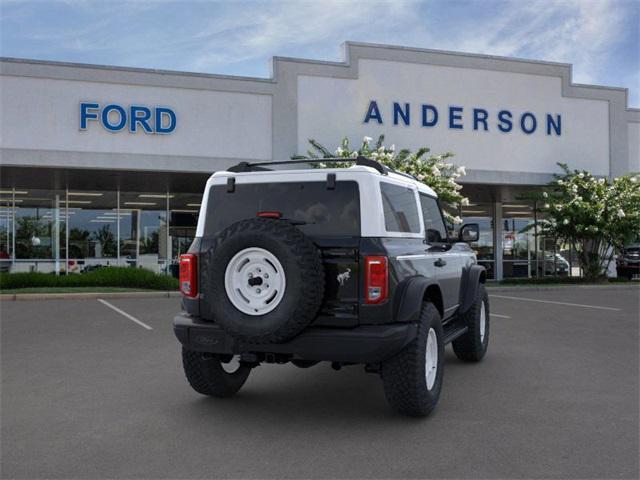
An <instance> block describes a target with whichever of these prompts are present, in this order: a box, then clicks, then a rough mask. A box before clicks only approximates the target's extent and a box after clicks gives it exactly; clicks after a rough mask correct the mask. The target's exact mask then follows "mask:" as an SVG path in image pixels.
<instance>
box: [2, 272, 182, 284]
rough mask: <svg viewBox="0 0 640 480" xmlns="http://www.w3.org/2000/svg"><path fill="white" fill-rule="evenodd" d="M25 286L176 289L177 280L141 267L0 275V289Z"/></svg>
mask: <svg viewBox="0 0 640 480" xmlns="http://www.w3.org/2000/svg"><path fill="white" fill-rule="evenodd" d="M28 287H126V288H147V289H152V290H177V289H178V280H177V279H175V278H173V277H171V276H168V275H160V274H157V273H154V272H152V271H151V270H146V269H143V268H131V267H104V268H99V269H97V270H93V271H91V272H88V273H81V274H71V275H53V274H51V273H35V272H33V273H0V289H16V288H28Z"/></svg>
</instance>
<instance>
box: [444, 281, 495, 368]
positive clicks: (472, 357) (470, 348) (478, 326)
mask: <svg viewBox="0 0 640 480" xmlns="http://www.w3.org/2000/svg"><path fill="white" fill-rule="evenodd" d="M462 319H463V320H464V322H465V323H466V325H467V333H465V334H464V335H462V336H461V337H458V338H457V339H455V340H454V341H453V342H452V343H453V351H454V352H455V354H456V356H457V357H458V358H459V359H460V360H464V361H465V362H479V361H480V360H482V359H483V358H484V355H485V353H487V348H488V346H489V295H487V290H486V288H485V286H484V284H482V283H481V284H479V285H478V289H477V291H476V298H475V299H474V301H473V305H471V308H469V311H467V312H466V313H465V314H463V316H462Z"/></svg>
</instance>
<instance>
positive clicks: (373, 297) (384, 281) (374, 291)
mask: <svg viewBox="0 0 640 480" xmlns="http://www.w3.org/2000/svg"><path fill="white" fill-rule="evenodd" d="M364 272H365V273H364V288H365V299H364V300H365V303H370V304H375V303H382V302H384V301H385V300H386V299H387V296H388V293H389V292H388V288H389V287H388V285H389V269H388V266H387V257H382V256H367V257H364Z"/></svg>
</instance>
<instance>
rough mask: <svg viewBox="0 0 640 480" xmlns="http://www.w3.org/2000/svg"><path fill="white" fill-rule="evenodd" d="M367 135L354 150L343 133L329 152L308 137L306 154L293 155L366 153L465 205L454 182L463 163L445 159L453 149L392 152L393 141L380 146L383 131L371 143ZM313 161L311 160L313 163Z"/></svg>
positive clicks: (457, 220)
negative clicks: (454, 162)
mask: <svg viewBox="0 0 640 480" xmlns="http://www.w3.org/2000/svg"><path fill="white" fill-rule="evenodd" d="M372 142H373V139H372V138H371V137H364V139H363V141H362V145H360V147H359V148H358V149H357V150H352V149H351V146H350V144H349V139H348V138H347V137H344V138H343V139H342V142H341V143H340V146H339V147H338V148H337V149H336V150H335V151H334V152H331V151H330V150H329V149H328V148H326V147H324V146H323V145H321V144H320V143H318V142H317V141H316V140H314V139H312V138H311V139H309V144H310V145H311V147H312V148H311V149H309V150H308V151H307V155H298V156H295V157H293V158H295V159H311V158H312V159H319V158H345V159H354V161H355V159H356V158H357V157H358V156H360V155H361V156H363V157H368V158H371V159H372V160H377V161H378V162H380V163H382V164H383V165H386V166H387V167H390V168H392V169H394V170H397V171H398V172H403V173H408V174H410V175H413V176H414V177H415V178H416V179H417V180H419V181H420V182H422V183H424V184H426V185H427V186H429V187H431V188H432V189H433V191H434V192H436V194H437V195H438V198H439V199H440V201H441V202H442V203H444V204H445V205H446V206H448V207H450V208H452V209H457V208H458V206H459V205H462V206H466V205H469V199H468V198H467V197H465V196H464V195H462V194H461V193H460V190H462V185H460V184H458V183H457V179H458V178H460V177H461V176H463V175H466V171H465V167H458V166H456V165H454V164H453V163H450V162H447V160H448V159H450V158H451V157H453V153H450V152H447V153H443V154H441V155H427V154H428V153H429V152H430V150H429V149H428V148H427V147H422V148H420V149H418V150H417V151H416V152H411V150H409V149H402V150H399V151H398V152H396V148H395V145H391V146H390V147H386V146H384V135H380V136H379V137H378V141H377V142H376V143H375V144H372ZM314 165H315V164H314ZM319 166H320V167H322V168H324V167H332V168H340V167H348V166H350V165H349V164H345V163H342V162H340V163H337V162H331V161H327V162H323V163H321V164H320V165H319ZM444 215H445V217H446V218H447V220H448V221H449V222H451V223H461V222H462V220H461V219H460V217H458V216H453V215H451V214H450V213H449V212H447V211H446V209H445V210H444Z"/></svg>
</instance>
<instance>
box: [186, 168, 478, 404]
mask: <svg viewBox="0 0 640 480" xmlns="http://www.w3.org/2000/svg"><path fill="white" fill-rule="evenodd" d="M273 164H274V162H271V163H268V164H246V163H243V164H240V165H237V166H236V167H232V168H230V169H229V171H224V172H217V173H215V174H214V175H213V176H212V177H211V178H210V179H209V181H208V183H207V186H206V191H205V193H204V198H203V201H202V206H201V214H200V217H199V223H198V228H197V233H196V238H195V240H194V242H193V244H192V245H191V247H190V249H189V251H188V254H186V255H183V256H182V257H181V259H180V284H181V291H182V293H183V310H184V311H183V313H182V314H180V315H179V316H177V317H176V318H175V319H174V331H175V334H176V336H177V338H178V339H179V340H180V342H181V343H182V346H183V350H182V358H183V364H184V370H185V373H186V376H187V379H188V380H189V383H190V384H191V386H192V387H193V388H194V389H195V390H196V391H197V392H199V393H202V394H204V395H210V396H216V397H225V396H230V395H233V394H234V393H236V392H237V391H238V390H239V389H240V388H241V386H242V385H243V384H244V382H245V380H246V379H247V377H248V375H249V373H250V372H251V370H252V369H253V368H255V367H257V366H258V365H260V364H261V363H262V362H267V363H287V362H291V363H293V364H294V365H296V366H298V367H303V368H305V367H310V366H312V365H314V364H316V363H318V362H320V361H328V362H331V363H332V365H333V367H334V368H336V369H339V368H340V367H342V366H343V365H351V364H363V365H365V370H366V371H368V372H374V373H379V374H380V375H381V376H382V381H383V385H384V390H385V394H386V397H387V399H388V400H389V402H390V403H391V405H392V406H393V407H394V408H395V409H396V410H398V411H399V412H401V413H404V414H407V415H412V416H424V415H427V414H428V413H430V412H431V411H432V409H433V408H434V407H435V405H436V403H437V401H438V397H439V395H440V390H441V386H442V375H443V361H444V347H445V345H446V344H447V343H450V342H451V343H453V349H454V351H455V353H456V355H457V356H458V357H459V358H461V359H463V360H465V361H470V362H477V361H479V360H481V359H482V358H483V357H484V355H485V353H486V351H487V345H488V341H489V300H488V296H487V293H486V290H485V286H484V283H485V280H486V272H485V269H484V268H483V267H481V266H479V265H478V264H477V262H476V256H475V254H474V252H473V251H472V250H471V249H470V248H469V246H468V245H467V244H466V243H463V242H472V241H476V240H477V238H478V226H477V225H475V224H470V225H465V226H463V227H462V228H461V229H460V232H461V233H460V238H457V239H451V238H449V237H448V233H447V229H446V227H445V222H444V220H443V216H442V212H441V210H440V205H439V203H438V200H437V198H436V195H435V194H434V192H433V191H432V190H431V189H430V188H429V187H427V186H426V185H424V184H422V183H420V182H418V181H417V180H416V179H414V178H413V177H411V176H408V175H405V174H399V173H396V172H394V171H391V170H389V169H388V168H386V167H384V166H382V165H381V164H379V163H377V162H374V161H371V160H369V159H365V158H359V159H358V160H357V162H356V165H354V166H352V167H350V168H331V169H313V168H306V169H300V170H267V168H268V167H270V166H271V165H273Z"/></svg>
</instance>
